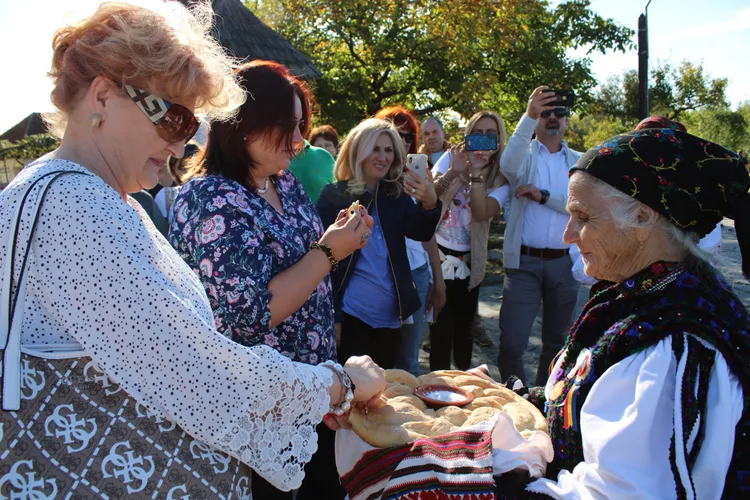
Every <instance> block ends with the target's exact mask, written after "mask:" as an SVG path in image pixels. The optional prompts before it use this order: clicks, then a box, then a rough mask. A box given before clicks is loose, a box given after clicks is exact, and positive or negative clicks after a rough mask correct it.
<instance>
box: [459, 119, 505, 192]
mask: <svg viewBox="0 0 750 500" xmlns="http://www.w3.org/2000/svg"><path fill="white" fill-rule="evenodd" d="M482 118H490V119H492V120H494V122H495V124H496V125H497V152H496V153H494V154H492V156H490V159H489V161H488V162H487V165H486V166H485V167H484V168H483V169H482V170H484V185H485V186H486V187H488V188H490V189H491V188H494V187H498V186H502V185H503V184H507V183H508V179H506V178H505V176H504V175H503V173H502V172H501V171H500V156H501V155H502V154H503V149H505V142H506V141H507V140H508V136H507V134H506V132H505V123H504V122H503V119H502V118H500V116H499V115H498V114H497V113H493V112H492V111H480V112H478V113H475V114H474V115H473V116H472V117H471V118H469V123H467V124H466V128H465V129H464V134H465V135H469V134H471V133H472V132H473V130H474V127H476V126H477V123H478V122H479V120H481V119H482Z"/></svg>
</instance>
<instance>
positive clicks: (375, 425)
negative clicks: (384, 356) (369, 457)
mask: <svg viewBox="0 0 750 500" xmlns="http://www.w3.org/2000/svg"><path fill="white" fill-rule="evenodd" d="M385 378H386V381H387V382H388V386H387V387H386V390H385V391H384V393H383V397H384V401H385V403H386V404H385V406H383V407H382V408H378V409H373V410H368V411H366V412H365V411H364V410H362V409H360V408H354V409H352V412H351V414H350V417H349V419H350V421H351V423H352V427H353V429H354V432H356V433H357V434H358V435H359V436H360V437H361V438H362V439H364V440H365V441H367V442H368V443H369V444H371V445H372V446H377V447H381V448H387V447H390V446H400V445H404V444H407V443H412V442H414V441H415V440H417V439H422V438H433V437H437V436H441V435H443V434H447V433H449V432H454V431H457V430H460V429H461V428H466V427H470V426H472V425H475V424H478V423H480V422H485V421H487V420H491V419H492V418H493V417H494V416H495V415H497V413H498V412H500V411H504V412H506V413H507V414H508V415H509V416H510V418H511V419H513V423H514V424H515V426H516V429H518V431H519V432H520V433H521V435H523V436H524V437H528V436H530V435H531V434H532V433H533V432H535V431H545V432H547V422H546V419H545V418H544V415H542V414H541V413H540V412H539V410H537V409H536V408H535V407H534V406H533V405H532V404H531V403H529V402H528V401H526V400H525V399H523V398H522V397H520V396H518V395H517V394H516V393H514V392H513V391H511V390H509V389H507V388H505V387H504V386H502V385H500V384H496V383H493V382H491V381H489V380H486V379H484V378H481V377H477V376H475V375H471V374H469V373H466V372H462V371H459V370H440V371H436V372H432V373H428V374H426V375H422V376H420V377H416V378H415V377H414V376H412V375H411V374H409V373H408V372H405V371H403V370H386V371H385ZM433 384H437V385H450V386H452V387H461V388H463V389H465V390H467V391H469V392H470V393H472V394H473V395H474V401H472V402H471V403H470V404H468V405H466V406H464V407H457V406H445V407H443V408H440V409H437V410H433V409H429V408H427V406H426V405H425V403H424V402H423V401H422V400H421V399H419V398H418V397H417V396H415V395H414V389H415V388H416V387H418V386H420V385H433Z"/></svg>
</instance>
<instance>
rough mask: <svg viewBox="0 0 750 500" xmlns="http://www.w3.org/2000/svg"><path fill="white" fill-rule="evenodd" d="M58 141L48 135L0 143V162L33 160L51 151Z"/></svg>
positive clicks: (57, 144) (58, 143) (31, 136)
mask: <svg viewBox="0 0 750 500" xmlns="http://www.w3.org/2000/svg"><path fill="white" fill-rule="evenodd" d="M59 145H60V141H58V140H57V139H55V138H54V137H52V136H51V135H49V134H38V135H30V136H28V137H24V138H23V139H21V140H20V141H15V142H10V141H0V160H3V159H17V160H33V159H36V158H39V157H40V156H43V155H45V154H47V153H49V152H50V151H53V150H54V149H56V148H57V147H58V146H59Z"/></svg>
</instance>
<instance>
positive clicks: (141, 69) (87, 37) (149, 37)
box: [45, 0, 245, 136]
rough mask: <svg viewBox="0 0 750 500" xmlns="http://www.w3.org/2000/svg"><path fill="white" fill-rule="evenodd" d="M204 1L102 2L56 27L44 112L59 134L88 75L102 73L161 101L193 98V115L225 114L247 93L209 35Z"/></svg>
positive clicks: (209, 18) (87, 82)
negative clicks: (49, 110) (50, 109)
mask: <svg viewBox="0 0 750 500" xmlns="http://www.w3.org/2000/svg"><path fill="white" fill-rule="evenodd" d="M212 24H213V11H212V10H211V7H210V3H209V2H208V1H206V0H204V1H200V2H195V3H192V4H191V5H190V10H188V8H186V7H185V6H183V5H182V4H181V3H180V2H175V1H163V2H155V3H154V4H153V5H149V7H142V6H139V5H134V4H129V3H123V2H108V3H103V4H101V5H100V6H99V8H97V9H96V12H94V14H93V15H91V16H90V17H88V18H86V19H83V20H81V21H80V22H78V23H74V24H70V25H68V26H65V27H64V28H62V29H60V30H58V31H57V32H56V33H55V36H54V39H53V41H52V49H53V56H52V68H51V70H50V72H49V76H50V78H52V81H53V83H54V85H55V87H54V89H53V90H52V94H51V98H52V103H53V104H54V105H55V107H56V108H57V109H58V111H57V112H56V113H53V114H50V115H47V116H46V117H45V118H46V119H47V122H48V124H49V126H50V131H51V132H52V133H53V134H55V135H57V136H62V133H63V132H64V130H65V127H66V125H67V119H68V116H69V114H70V113H71V112H72V111H73V109H74V108H75V106H76V104H77V103H78V102H79V101H80V100H81V99H82V98H83V95H84V94H85V93H86V91H87V89H88V87H89V86H90V85H91V82H92V81H93V80H94V79H95V78H96V77H97V76H104V77H107V78H110V79H112V80H113V81H116V82H122V83H127V84H129V85H132V86H133V87H137V88H141V89H144V90H147V91H149V92H150V93H152V94H154V95H157V96H159V97H161V98H163V99H167V100H183V101H185V102H193V101H194V102H195V109H196V113H197V114H204V113H205V114H207V115H210V117H211V119H226V118H229V117H231V116H232V115H233V112H234V110H235V109H236V108H237V107H238V106H239V105H240V104H242V102H244V100H245V94H244V92H243V91H242V89H241V88H240V87H239V86H238V85H237V83H236V81H235V74H234V71H233V68H234V66H235V65H236V64H235V60H234V59H233V58H231V57H230V56H228V55H227V54H226V52H225V51H224V49H223V48H222V47H221V46H220V45H219V43H218V42H217V41H216V40H215V39H214V38H213V37H212V36H211V33H210V31H211V27H212Z"/></svg>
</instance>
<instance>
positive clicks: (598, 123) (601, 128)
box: [566, 114, 637, 152]
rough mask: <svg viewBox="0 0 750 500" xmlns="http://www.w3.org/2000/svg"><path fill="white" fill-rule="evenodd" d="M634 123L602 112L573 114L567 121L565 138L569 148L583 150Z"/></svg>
mask: <svg viewBox="0 0 750 500" xmlns="http://www.w3.org/2000/svg"><path fill="white" fill-rule="evenodd" d="M636 123H637V122H635V121H626V122H623V121H622V120H620V119H619V118H613V117H611V116H606V115H603V114H596V115H586V116H573V117H571V118H570V120H569V122H568V133H567V134H566V139H567V141H568V145H569V146H570V147H571V148H573V149H574V150H576V151H582V152H583V151H586V150H588V149H591V148H592V147H594V146H596V145H597V144H599V143H600V142H602V141H604V140H605V139H609V138H610V137H612V136H615V135H618V134H622V133H624V132H627V131H629V130H633V128H634V127H635V125H636Z"/></svg>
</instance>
